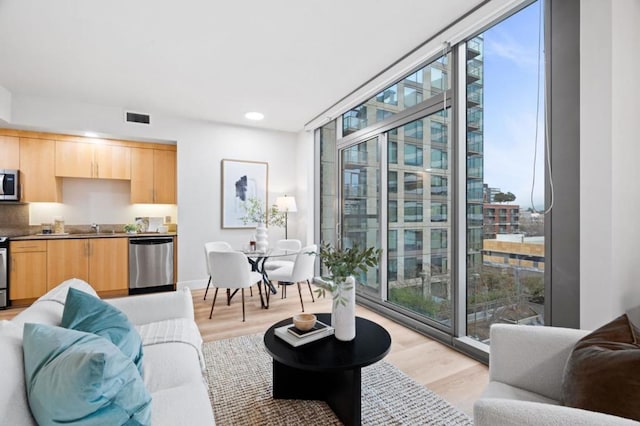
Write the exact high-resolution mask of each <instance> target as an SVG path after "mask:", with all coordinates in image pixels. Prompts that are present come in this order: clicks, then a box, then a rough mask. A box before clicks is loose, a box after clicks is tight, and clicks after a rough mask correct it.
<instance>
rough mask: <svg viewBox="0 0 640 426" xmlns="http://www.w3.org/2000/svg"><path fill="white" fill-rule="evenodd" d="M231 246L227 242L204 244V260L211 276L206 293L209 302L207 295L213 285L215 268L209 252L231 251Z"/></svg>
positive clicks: (205, 296) (205, 297)
mask: <svg viewBox="0 0 640 426" xmlns="http://www.w3.org/2000/svg"><path fill="white" fill-rule="evenodd" d="M231 250H233V249H232V248H231V244H229V243H227V242H226V241H210V242H208V243H205V244H204V258H205V260H206V262H207V274H209V282H207V289H206V290H205V291H204V299H203V300H207V293H208V292H209V286H210V285H211V277H213V268H211V263H210V262H209V252H212V251H231Z"/></svg>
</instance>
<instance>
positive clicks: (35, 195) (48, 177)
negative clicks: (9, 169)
mask: <svg viewBox="0 0 640 426" xmlns="http://www.w3.org/2000/svg"><path fill="white" fill-rule="evenodd" d="M55 151H56V142H55V141H54V140H48V139H31V138H22V137H21V138H20V185H21V189H22V197H21V198H22V200H23V201H31V202H49V203H59V202H61V201H62V185H61V183H60V178H56V175H55V162H54V158H55Z"/></svg>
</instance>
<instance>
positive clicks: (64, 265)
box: [47, 239, 91, 290]
mask: <svg viewBox="0 0 640 426" xmlns="http://www.w3.org/2000/svg"><path fill="white" fill-rule="evenodd" d="M89 243H90V240H89V239H80V240H72V239H69V240H47V289H48V290H51V289H52V288H53V287H55V286H57V285H58V284H60V283H61V282H63V281H66V280H68V279H70V278H80V279H81V280H84V281H87V282H88V283H89V284H91V281H89Z"/></svg>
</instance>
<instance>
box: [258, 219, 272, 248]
mask: <svg viewBox="0 0 640 426" xmlns="http://www.w3.org/2000/svg"><path fill="white" fill-rule="evenodd" d="M267 248H269V237H268V235H267V226H266V225H265V224H264V223H259V224H258V226H257V227H256V250H258V251H267Z"/></svg>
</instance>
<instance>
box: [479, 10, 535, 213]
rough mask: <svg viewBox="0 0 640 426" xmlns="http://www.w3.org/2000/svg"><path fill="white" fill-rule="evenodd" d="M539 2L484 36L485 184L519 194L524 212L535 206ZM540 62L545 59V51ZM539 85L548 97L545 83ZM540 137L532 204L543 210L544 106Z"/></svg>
mask: <svg viewBox="0 0 640 426" xmlns="http://www.w3.org/2000/svg"><path fill="white" fill-rule="evenodd" d="M540 3H541V2H540V1H538V2H536V3H534V4H532V5H531V6H528V7H527V8H525V9H523V10H522V11H520V12H518V13H517V14H515V15H513V16H511V17H510V18H508V19H506V20H504V21H502V22H500V23H499V24H497V25H496V26H494V27H492V28H490V29H488V30H486V31H485V32H484V183H486V184H488V185H489V186H490V187H493V188H500V189H501V190H502V192H512V193H513V194H515V195H516V200H515V202H514V203H515V204H519V205H520V206H521V209H527V208H529V207H531V187H532V179H533V160H534V152H535V149H534V147H535V122H536V93H537V92H536V91H537V79H538V73H537V69H538V34H539V29H538V27H539V11H540V6H541V5H540ZM542 48H544V43H543V46H542ZM540 60H541V61H544V54H543V53H542V56H541V58H540ZM540 69H541V71H543V70H544V63H542V64H541V68H540ZM542 77H544V75H542ZM540 84H541V88H540V90H541V92H540V93H541V94H543V90H544V89H543V86H542V85H543V84H544V82H543V80H541V83H540ZM540 100H541V102H542V101H543V98H542V97H541V98H540ZM538 133H539V135H538V149H537V152H538V155H537V160H536V168H535V170H536V173H535V189H534V192H533V200H534V206H535V208H536V209H542V208H543V205H544V165H545V164H544V163H545V161H546V159H545V158H544V157H543V153H544V109H543V105H542V103H541V108H540V113H539V131H538Z"/></svg>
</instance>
